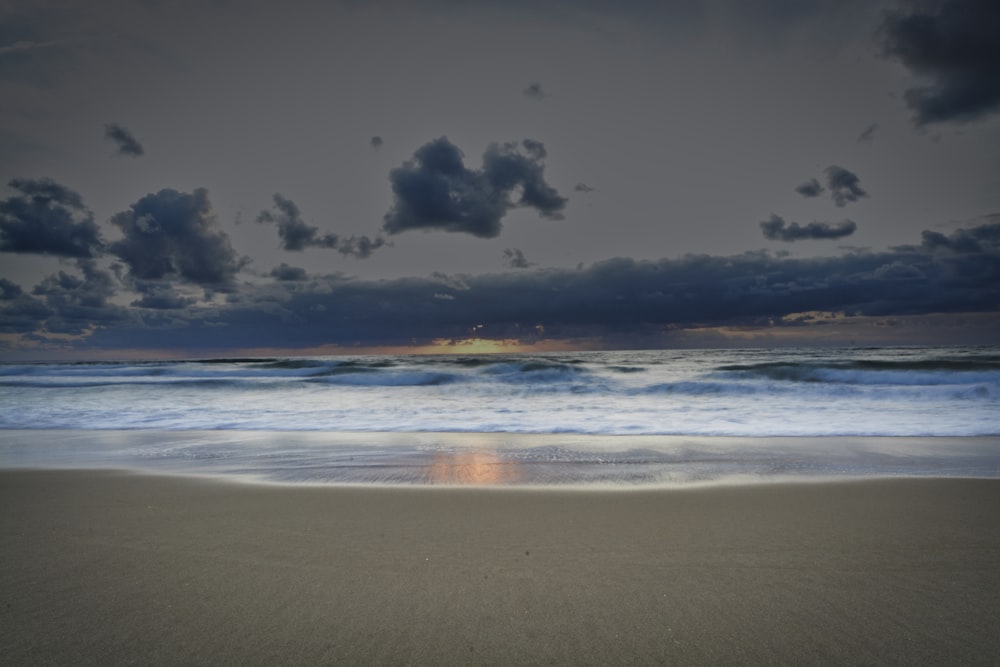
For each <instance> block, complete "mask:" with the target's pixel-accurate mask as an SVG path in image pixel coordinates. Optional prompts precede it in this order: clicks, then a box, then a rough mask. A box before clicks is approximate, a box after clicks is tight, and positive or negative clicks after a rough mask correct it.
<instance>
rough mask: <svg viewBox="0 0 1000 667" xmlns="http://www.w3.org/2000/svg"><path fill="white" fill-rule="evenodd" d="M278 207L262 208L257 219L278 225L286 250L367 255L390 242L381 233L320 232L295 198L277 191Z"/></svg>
mask: <svg viewBox="0 0 1000 667" xmlns="http://www.w3.org/2000/svg"><path fill="white" fill-rule="evenodd" d="M273 209H274V210H272V211H261V212H260V215H258V216H257V222H259V223H265V224H275V225H277V226H278V236H279V237H280V238H281V247H282V248H283V249H285V250H292V251H300V250H305V249H306V248H330V249H332V250H336V251H337V252H339V253H341V254H342V255H348V256H351V257H357V258H358V259H365V258H367V257H370V256H371V254H372V253H373V252H375V251H376V250H377V249H379V248H381V247H382V246H384V245H386V240H385V239H384V238H382V237H381V236H377V237H375V238H374V239H371V238H368V237H367V236H348V237H342V236H338V235H337V234H330V233H327V234H322V235H321V234H320V233H319V228H318V227H314V226H312V225H310V224H307V223H306V222H305V220H303V219H302V212H301V211H300V210H299V207H298V206H297V205H296V204H295V202H293V201H292V200H291V199H288V198H286V197H282V196H281V195H280V194H275V195H274V207H273Z"/></svg>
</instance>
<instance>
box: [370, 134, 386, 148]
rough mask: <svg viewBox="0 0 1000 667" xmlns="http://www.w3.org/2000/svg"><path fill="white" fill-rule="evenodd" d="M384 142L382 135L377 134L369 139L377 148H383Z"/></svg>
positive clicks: (371, 144) (372, 145) (373, 146)
mask: <svg viewBox="0 0 1000 667" xmlns="http://www.w3.org/2000/svg"><path fill="white" fill-rule="evenodd" d="M383 143H384V142H383V141H382V137H380V136H378V135H377V134H376V135H375V136H374V137H372V138H371V139H369V140H368V145H369V146H371V147H372V148H374V149H375V150H378V149H380V148H382V144H383Z"/></svg>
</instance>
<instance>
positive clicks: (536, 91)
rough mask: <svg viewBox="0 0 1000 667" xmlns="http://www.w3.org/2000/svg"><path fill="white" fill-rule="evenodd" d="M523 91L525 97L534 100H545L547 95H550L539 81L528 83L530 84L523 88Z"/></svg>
mask: <svg viewBox="0 0 1000 667" xmlns="http://www.w3.org/2000/svg"><path fill="white" fill-rule="evenodd" d="M521 93H522V94H523V95H524V96H525V97H530V98H531V99H533V100H544V99H545V98H546V97H548V96H549V95H548V93H546V92H545V91H544V90H542V84H540V83H537V82H535V83H530V84H528V86H527V87H525V89H524V90H522V91H521Z"/></svg>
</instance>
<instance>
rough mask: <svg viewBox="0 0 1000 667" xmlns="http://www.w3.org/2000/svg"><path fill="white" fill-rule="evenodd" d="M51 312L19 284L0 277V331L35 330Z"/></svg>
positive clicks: (21, 331)
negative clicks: (26, 292)
mask: <svg viewBox="0 0 1000 667" xmlns="http://www.w3.org/2000/svg"><path fill="white" fill-rule="evenodd" d="M52 314H53V311H52V309H51V308H49V307H48V306H46V305H45V304H44V303H43V302H42V301H40V300H39V299H36V298H35V297H33V296H30V295H28V294H25V293H24V290H23V289H21V286H20V285H18V284H17V283H14V282H11V281H10V280H7V279H6V278H0V333H27V332H30V331H35V330H36V329H38V328H39V326H41V324H42V323H43V322H44V321H45V320H46V319H47V318H48V317H49V316H51V315H52Z"/></svg>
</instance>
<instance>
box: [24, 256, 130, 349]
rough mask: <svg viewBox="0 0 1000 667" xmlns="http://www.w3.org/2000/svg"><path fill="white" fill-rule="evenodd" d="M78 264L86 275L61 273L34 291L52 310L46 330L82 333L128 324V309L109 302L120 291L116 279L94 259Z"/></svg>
mask: <svg viewBox="0 0 1000 667" xmlns="http://www.w3.org/2000/svg"><path fill="white" fill-rule="evenodd" d="M76 265H77V269H78V270H79V271H80V273H81V274H82V276H80V275H76V274H72V273H67V272H65V271H59V272H58V273H56V274H53V275H50V276H48V277H47V278H45V279H44V280H42V282H40V283H39V284H38V285H36V286H35V288H34V289H33V290H32V293H33V294H34V295H35V296H38V297H42V299H43V300H44V302H45V305H46V306H48V308H49V310H50V312H49V314H48V316H47V317H46V319H45V330H46V331H47V332H49V333H66V334H79V333H83V332H85V331H87V330H88V329H90V328H91V327H94V326H108V325H113V324H118V323H122V322H126V321H128V320H129V319H130V315H129V312H128V310H127V309H125V308H123V307H121V306H118V305H115V304H113V303H111V302H110V301H109V300H110V299H111V297H113V296H114V295H115V293H116V292H117V287H116V281H115V278H114V277H113V276H112V275H111V274H110V273H108V272H107V271H105V270H103V269H101V268H99V267H98V266H97V264H96V263H95V262H94V260H91V259H79V260H77V262H76Z"/></svg>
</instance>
